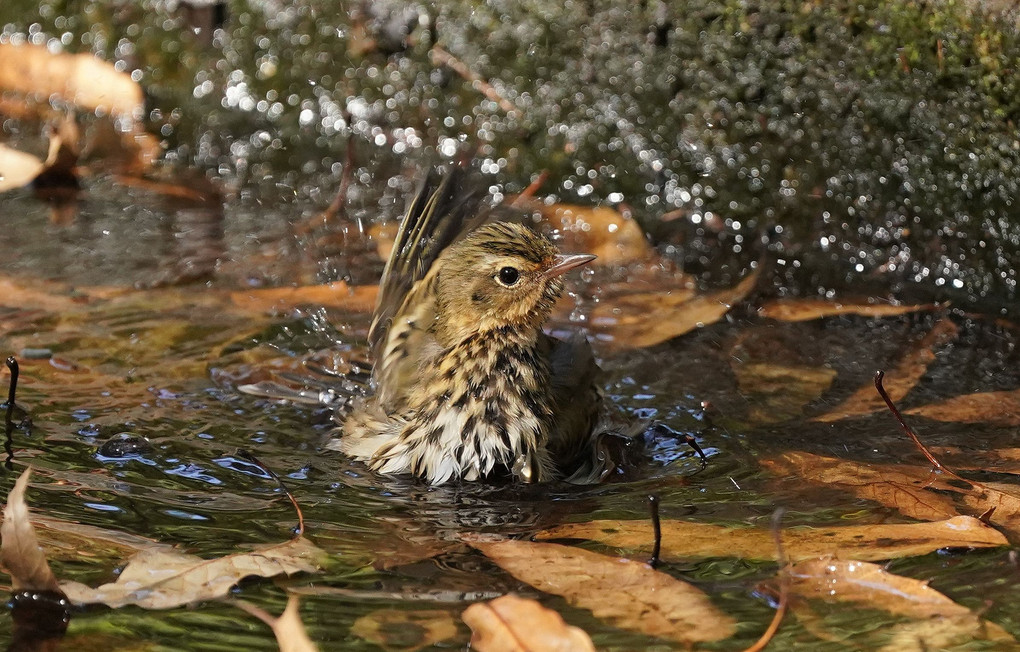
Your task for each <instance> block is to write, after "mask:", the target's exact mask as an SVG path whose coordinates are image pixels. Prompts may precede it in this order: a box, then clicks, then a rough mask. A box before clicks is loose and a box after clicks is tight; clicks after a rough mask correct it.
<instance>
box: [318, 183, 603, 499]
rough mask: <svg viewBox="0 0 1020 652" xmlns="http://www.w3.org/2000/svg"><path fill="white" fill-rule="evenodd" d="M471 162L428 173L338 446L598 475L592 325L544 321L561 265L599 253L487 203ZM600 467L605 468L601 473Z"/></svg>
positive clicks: (415, 459) (386, 282) (425, 459)
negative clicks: (471, 174) (363, 386)
mask: <svg viewBox="0 0 1020 652" xmlns="http://www.w3.org/2000/svg"><path fill="white" fill-rule="evenodd" d="M458 184H459V174H458V173H456V172H455V173H453V174H450V175H447V176H446V177H445V178H443V180H442V181H441V182H440V183H439V184H438V186H436V185H435V184H433V183H430V182H426V183H425V184H424V185H423V187H422V189H421V190H420V191H419V193H418V194H417V196H416V197H415V199H414V200H413V201H412V202H411V205H410V207H409V209H408V211H407V214H406V216H405V217H404V221H403V222H402V223H401V225H400V230H399V232H398V234H397V238H396V240H395V242H394V246H393V250H392V253H391V255H390V258H389V261H388V262H387V264H386V268H385V270H384V271H383V277H382V280H381V283H380V290H379V299H378V303H377V306H376V311H375V316H374V320H373V323H372V328H371V331H370V333H369V340H370V342H371V344H372V346H373V350H374V353H375V366H374V368H373V372H372V376H373V381H374V384H375V394H374V395H373V396H369V397H366V398H364V399H361V400H360V402H359V403H357V404H356V405H355V406H354V408H353V410H352V411H351V413H350V414H349V415H347V416H346V417H344V416H340V415H338V417H337V419H338V421H341V423H342V426H343V431H342V433H341V436H340V439H339V441H338V442H336V443H335V444H331V445H330V447H331V448H333V447H336V448H339V450H341V451H342V452H344V453H346V454H348V455H350V456H351V457H353V458H354V459H357V460H361V461H364V462H366V463H367V464H368V465H369V467H371V468H372V469H374V470H376V471H380V472H383V473H411V474H413V475H416V476H418V477H421V478H423V479H425V480H426V481H428V482H429V483H432V484H441V483H444V482H448V481H450V480H457V479H463V480H480V479H483V478H489V477H495V476H499V475H508V474H512V475H514V476H516V477H517V478H519V479H521V480H523V481H525V482H542V481H546V480H550V479H554V478H564V477H567V476H570V475H572V474H577V473H580V474H582V475H584V476H585V477H587V476H588V475H590V474H591V472H592V471H591V468H590V464H589V465H588V468H586V467H585V465H586V463H587V462H589V461H590V460H592V459H593V458H595V457H597V454H596V453H595V452H594V451H593V446H594V445H595V443H594V442H595V438H594V435H593V431H594V430H595V425H596V422H597V421H598V414H599V406H600V402H601V393H600V390H599V388H598V385H597V384H596V375H597V372H598V367H597V365H596V364H595V361H594V358H593V356H592V353H591V349H590V347H589V346H588V343H587V342H586V341H585V340H584V338H583V337H578V338H575V339H573V340H571V341H569V342H563V341H560V340H557V339H555V338H552V337H550V336H548V335H546V334H545V333H543V332H542V325H543V324H544V323H545V322H546V320H547V319H548V317H549V314H550V312H551V310H552V307H553V304H554V303H555V301H556V299H557V297H559V295H560V293H561V292H562V289H563V281H562V278H561V277H562V275H563V274H564V273H566V272H568V271H570V270H572V269H574V268H576V267H579V266H581V265H584V264H585V263H588V262H590V261H591V260H593V259H594V258H595V257H594V256H590V255H570V256H566V255H562V254H560V253H559V251H558V250H557V249H556V247H555V246H554V245H553V244H552V243H551V242H550V241H549V240H548V239H547V238H546V237H544V236H542V235H539V234H538V233H536V232H534V231H533V230H531V229H529V228H528V227H526V226H524V225H521V224H516V223H512V222H489V223H486V224H483V225H481V226H479V224H480V223H481V222H483V221H485V219H486V217H487V216H485V215H484V214H483V215H475V214H474V213H476V211H475V209H474V205H473V204H472V201H471V200H470V199H469V198H468V197H466V196H465V194H464V193H463V192H461V191H460V189H459V188H458ZM595 475H596V477H597V475H598V474H597V472H596V474H595Z"/></svg>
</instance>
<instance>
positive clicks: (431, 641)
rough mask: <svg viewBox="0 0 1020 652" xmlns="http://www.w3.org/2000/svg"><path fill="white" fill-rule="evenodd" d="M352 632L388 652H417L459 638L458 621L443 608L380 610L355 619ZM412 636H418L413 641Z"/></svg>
mask: <svg viewBox="0 0 1020 652" xmlns="http://www.w3.org/2000/svg"><path fill="white" fill-rule="evenodd" d="M351 633H352V634H354V635H355V636H359V637H361V638H363V639H364V640H366V641H368V642H369V643H375V644H376V645H378V646H379V647H381V648H382V649H384V650H392V649H400V650H408V651H409V652H413V651H414V650H421V649H423V648H431V647H434V646H435V645H436V644H437V643H441V642H443V641H446V640H449V639H451V638H453V637H455V636H457V621H456V620H454V618H453V615H451V614H450V612H449V611H443V610H441V609H424V610H418V611H407V610H401V609H376V610H375V611H373V612H371V613H368V614H366V615H364V616H362V617H360V618H358V619H357V620H355V621H354V625H352V626H351ZM410 633H414V634H415V635H417V637H416V638H415V639H414V640H411V637H410V636H409V634H410Z"/></svg>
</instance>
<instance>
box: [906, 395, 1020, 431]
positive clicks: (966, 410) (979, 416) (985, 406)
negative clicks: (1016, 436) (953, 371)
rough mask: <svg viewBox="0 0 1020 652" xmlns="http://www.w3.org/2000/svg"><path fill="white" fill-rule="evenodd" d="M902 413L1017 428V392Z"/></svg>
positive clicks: (959, 399)
mask: <svg viewBox="0 0 1020 652" xmlns="http://www.w3.org/2000/svg"><path fill="white" fill-rule="evenodd" d="M905 412H906V414H910V415H914V416H919V417H924V418H925V419H931V420H933V421H950V422H954V423H984V424H988V425H991V426H1003V427H1009V426H1018V425H1020V390H1013V391H1009V392H982V393H978V394H965V395H963V396H954V397H953V398H950V399H948V400H945V401H942V402H941V403H931V404H929V405H922V406H921V407H916V408H912V409H910V410H906V411H905Z"/></svg>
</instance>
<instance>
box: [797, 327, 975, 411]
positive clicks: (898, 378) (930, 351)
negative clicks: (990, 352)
mask: <svg viewBox="0 0 1020 652" xmlns="http://www.w3.org/2000/svg"><path fill="white" fill-rule="evenodd" d="M959 332H960V329H959V328H957V326H956V324H954V323H953V322H952V320H950V319H940V320H939V321H938V322H936V323H935V325H934V326H932V329H931V330H930V331H928V333H927V334H926V335H925V336H924V337H922V338H921V339H920V341H918V342H917V343H916V344H914V345H913V346H912V347H911V348H910V349H909V350H908V351H907V353H906V354H905V355H904V356H903V358H902V359H901V360H900V361H899V362H898V363H896V367H895V368H893V369H892V370H891V371H890V372H889V373H887V374H886V380H885V381H884V387H885V390H886V391H887V392H888V393H889V397H890V398H891V399H892V400H893V401H899V400H901V399H903V397H904V396H906V395H907V394H908V393H909V392H910V390H912V389H913V388H914V386H915V385H916V384H917V382H918V381H919V380H921V377H922V376H924V374H925V372H926V371H928V366H929V365H930V364H931V363H932V362H933V361H934V360H935V351H937V350H938V349H940V348H942V347H943V346H945V345H946V344H948V343H950V342H952V341H953V340H955V339H956V336H957V335H958V334H959ZM884 409H885V401H883V400H882V397H881V396H879V394H878V392H876V391H875V387H874V385H873V384H872V383H867V384H866V385H865V386H863V387H861V388H860V389H858V390H857V391H855V392H854V393H853V394H852V395H850V397H849V398H847V399H846V400H845V401H843V403H842V404H840V405H839V406H838V407H836V408H834V409H833V410H831V411H829V412H827V413H825V414H823V415H821V416H818V417H815V419H814V420H815V421H825V422H829V421H838V420H840V419H846V418H848V417H853V416H859V415H864V414H871V413H872V412H876V411H878V410H884Z"/></svg>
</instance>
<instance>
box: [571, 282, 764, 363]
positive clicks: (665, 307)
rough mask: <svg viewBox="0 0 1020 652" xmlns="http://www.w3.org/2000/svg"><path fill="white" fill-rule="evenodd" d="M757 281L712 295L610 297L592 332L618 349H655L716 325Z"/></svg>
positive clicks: (594, 320)
mask: <svg viewBox="0 0 1020 652" xmlns="http://www.w3.org/2000/svg"><path fill="white" fill-rule="evenodd" d="M757 280H758V272H757V271H755V272H753V273H751V274H750V275H749V276H748V277H747V278H745V279H744V280H742V281H741V282H740V283H738V284H737V285H735V286H734V287H732V288H727V289H725V290H719V291H717V292H710V293H708V294H701V295H695V294H693V293H692V292H691V291H690V290H689V289H686V288H679V289H676V290H667V291H658V292H643V293H633V294H627V295H623V296H619V297H615V298H610V299H607V300H606V301H605V302H604V303H600V304H599V305H598V306H596V307H595V309H594V310H593V311H592V313H591V319H590V324H591V329H592V331H593V332H595V333H597V334H598V335H599V336H600V339H601V340H604V341H606V342H607V344H609V345H610V346H612V347H615V348H641V347H646V346H654V345H656V344H660V343H662V342H665V341H666V340H669V339H672V338H674V337H679V336H680V335H683V334H685V333H688V332H690V331H692V330H694V329H696V328H701V327H703V326H707V325H709V324H713V323H715V322H716V321H718V320H719V319H721V318H722V316H723V315H725V314H726V313H727V312H729V310H730V308H731V307H733V304H735V303H737V302H738V301H740V300H741V299H743V298H744V297H745V296H747V293H748V292H750V291H751V288H753V287H754V285H755V283H756V282H757Z"/></svg>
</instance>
